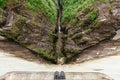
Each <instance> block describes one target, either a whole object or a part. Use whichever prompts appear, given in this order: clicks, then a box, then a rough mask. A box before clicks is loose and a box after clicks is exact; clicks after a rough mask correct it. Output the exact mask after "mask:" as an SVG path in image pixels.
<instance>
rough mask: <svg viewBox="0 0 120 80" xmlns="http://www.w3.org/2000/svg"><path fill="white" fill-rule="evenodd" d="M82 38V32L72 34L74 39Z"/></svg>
mask: <svg viewBox="0 0 120 80" xmlns="http://www.w3.org/2000/svg"><path fill="white" fill-rule="evenodd" d="M81 38H82V34H75V35H73V36H72V39H81Z"/></svg>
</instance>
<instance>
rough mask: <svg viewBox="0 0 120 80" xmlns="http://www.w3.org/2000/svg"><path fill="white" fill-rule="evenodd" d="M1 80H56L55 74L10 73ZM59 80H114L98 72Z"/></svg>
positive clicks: (78, 73)
mask: <svg viewBox="0 0 120 80" xmlns="http://www.w3.org/2000/svg"><path fill="white" fill-rule="evenodd" d="M0 80H55V79H54V72H9V73H7V74H5V75H3V76H2V77H0ZM56 80H57V79H56ZM58 80H112V79H111V78H110V77H108V76H107V75H105V74H102V73H98V72H65V79H58Z"/></svg>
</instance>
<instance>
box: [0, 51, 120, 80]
mask: <svg viewBox="0 0 120 80" xmlns="http://www.w3.org/2000/svg"><path fill="white" fill-rule="evenodd" d="M119 61H120V55H119V53H118V54H117V55H115V56H110V57H106V58H102V59H97V60H91V61H87V62H85V63H81V64H69V65H49V64H48V65H47V64H38V63H34V62H30V61H26V60H23V59H20V58H17V57H14V55H10V54H9V53H6V52H3V51H0V76H2V75H3V74H5V73H7V72H11V71H33V72H40V71H43V72H54V71H65V72H101V73H105V74H107V75H109V76H110V77H112V78H113V79H115V80H120V62H119Z"/></svg>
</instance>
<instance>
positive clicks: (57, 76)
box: [54, 71, 66, 80]
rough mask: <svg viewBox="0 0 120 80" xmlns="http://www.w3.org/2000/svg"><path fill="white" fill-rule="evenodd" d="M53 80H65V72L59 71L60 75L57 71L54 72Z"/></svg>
mask: <svg viewBox="0 0 120 80" xmlns="http://www.w3.org/2000/svg"><path fill="white" fill-rule="evenodd" d="M54 80H66V77H65V72H64V71H61V72H60V73H59V72H58V71H56V72H55V73H54Z"/></svg>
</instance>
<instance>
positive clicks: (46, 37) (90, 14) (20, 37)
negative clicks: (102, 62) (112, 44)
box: [0, 0, 120, 64]
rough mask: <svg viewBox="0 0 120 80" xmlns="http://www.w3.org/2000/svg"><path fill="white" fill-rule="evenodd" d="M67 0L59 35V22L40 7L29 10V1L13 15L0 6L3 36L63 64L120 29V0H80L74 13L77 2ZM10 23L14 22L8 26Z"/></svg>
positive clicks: (0, 22)
mask: <svg viewBox="0 0 120 80" xmlns="http://www.w3.org/2000/svg"><path fill="white" fill-rule="evenodd" d="M73 1H74V0H73ZM87 2H89V3H88V4H87ZM63 3H64V1H63ZM66 3H68V4H69V5H66V4H64V6H63V19H62V30H61V33H59V34H58V33H57V32H56V22H55V21H53V20H50V19H49V17H48V15H47V16H46V15H45V14H44V13H43V12H41V11H40V10H39V12H38V11H37V12H33V11H31V10H29V8H28V7H26V4H25V5H24V6H22V7H20V8H19V9H20V11H19V10H18V11H17V10H13V14H12V16H13V17H12V18H8V17H9V16H8V15H9V12H7V11H6V13H7V15H6V16H4V15H2V14H1V13H2V12H3V11H2V10H1V9H0V24H3V22H4V20H6V23H4V25H2V26H4V27H5V28H4V27H3V28H2V29H1V30H0V35H2V36H5V37H6V38H8V39H12V40H14V41H16V42H18V43H19V44H21V45H22V46H24V47H26V48H28V49H29V50H31V51H33V52H35V53H37V54H38V55H41V56H43V57H44V58H45V59H47V60H50V61H52V62H56V63H62V64H63V63H65V62H67V61H70V59H71V58H72V57H74V56H75V55H77V54H80V52H81V51H82V50H84V49H87V48H88V47H91V46H93V45H95V44H97V43H99V42H101V41H103V40H106V39H110V38H112V37H113V36H114V35H115V31H116V30H118V29H119V28H120V24H119V23H120V12H119V11H120V8H118V7H116V6H119V3H120V1H116V0H110V1H109V0H104V1H103V0H99V1H96V0H86V1H85V3H84V2H82V3H83V4H82V3H80V4H81V5H79V4H78V3H76V4H77V5H78V6H79V8H77V9H75V10H77V11H75V12H73V11H72V12H73V13H72V12H71V10H72V9H74V8H75V4H73V3H69V2H66ZM70 5H72V6H74V7H73V8H72V9H70V10H69V8H67V6H68V7H69V6H70ZM77 5H76V6H77ZM85 5H87V6H85ZM84 6H85V7H84ZM81 8H82V9H81ZM66 10H68V12H69V13H68V12H67V11H66ZM1 16H2V17H1ZM11 20H12V22H11ZM9 23H11V24H12V25H11V26H6V25H7V24H9ZM8 27H9V29H7V28H8ZM56 54H57V55H56Z"/></svg>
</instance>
